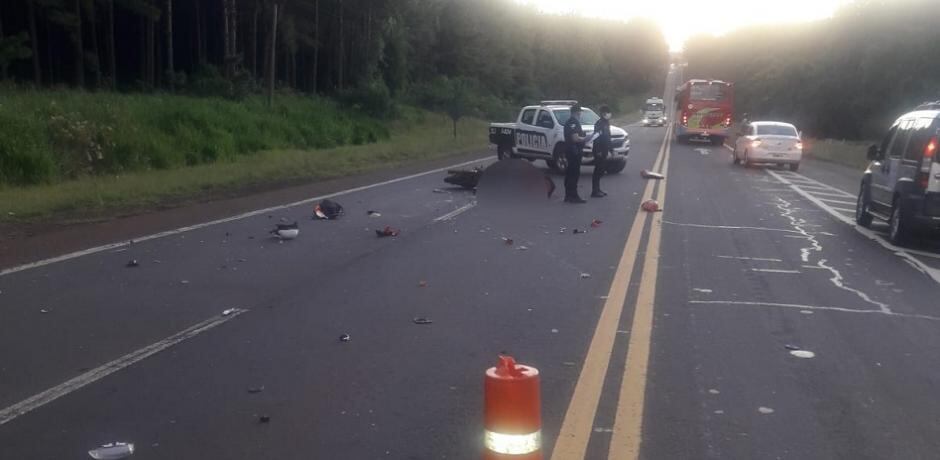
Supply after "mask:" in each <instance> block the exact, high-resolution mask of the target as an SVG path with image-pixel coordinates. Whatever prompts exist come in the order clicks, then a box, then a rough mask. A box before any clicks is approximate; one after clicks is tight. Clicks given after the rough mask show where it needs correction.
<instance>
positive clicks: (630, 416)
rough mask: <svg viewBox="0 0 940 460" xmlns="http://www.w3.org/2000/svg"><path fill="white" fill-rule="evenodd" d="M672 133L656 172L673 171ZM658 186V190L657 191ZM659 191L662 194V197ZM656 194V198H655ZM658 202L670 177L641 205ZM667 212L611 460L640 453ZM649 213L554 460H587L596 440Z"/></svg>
mask: <svg viewBox="0 0 940 460" xmlns="http://www.w3.org/2000/svg"><path fill="white" fill-rule="evenodd" d="M671 134H672V129H671V127H670V129H667V130H666V134H665V138H664V139H663V144H662V147H660V149H659V155H658V156H657V157H656V162H655V163H654V165H653V170H654V171H657V172H660V171H666V170H667V169H668V167H669V151H670V143H671V138H672V136H671ZM657 183H658V184H659V188H658V189H657V188H656V185H657ZM657 192H658V193H657ZM654 193H655V194H656V196H654ZM654 198H655V199H657V200H658V201H659V203H660V205H661V206H663V207H665V201H666V179H662V180H660V181H649V183H647V184H646V189H645V190H644V192H643V198H642V199H641V202H642V201H646V200H648V199H654ZM661 216H662V214H659V213H657V214H653V217H652V219H653V222H652V225H651V226H650V234H649V239H648V241H647V244H646V253H645V255H644V256H643V271H642V273H641V275H640V277H641V279H640V286H639V292H638V293H637V304H636V308H635V309H634V312H633V325H632V327H631V329H630V343H629V348H628V350H627V362H626V367H625V368H624V373H623V379H622V381H621V385H620V394H619V400H618V402H617V412H616V419H615V421H614V427H613V433H612V436H611V441H610V448H609V451H608V452H609V453H608V459H610V460H614V459H616V460H628V459H635V458H637V457H638V456H639V453H640V441H641V439H642V425H643V406H644V399H645V395H646V370H647V366H648V364H649V354H650V339H651V332H652V327H653V304H654V302H655V298H656V276H657V271H658V269H659V242H660V236H661V230H662V225H661V223H662V217H661ZM648 217H649V213H647V212H645V211H643V210H641V209H639V208H638V209H637V213H636V216H635V217H634V219H633V225H632V226H631V227H630V234H629V236H628V237H627V243H626V244H625V245H624V248H623V254H622V255H621V257H620V263H619V265H618V266H617V271H616V273H615V274H614V280H613V282H612V283H611V286H610V292H609V293H608V295H607V301H606V302H605V303H604V309H603V310H602V311H601V316H600V319H599V320H598V322H597V328H596V329H595V330H594V337H593V339H591V345H590V348H588V353H587V356H586V357H585V359H584V366H583V367H582V368H581V375H580V376H579V377H578V383H577V384H576V385H575V388H574V395H573V396H572V397H571V402H570V403H569V405H568V411H567V412H566V413H565V418H564V421H563V422H562V426H561V432H560V433H559V435H558V440H557V441H556V443H555V448H554V449H553V450H552V460H576V459H583V458H584V455H585V452H586V451H587V447H588V442H589V441H590V439H591V433H592V431H593V425H594V419H595V416H596V414H597V406H598V404H599V402H600V398H601V391H602V390H603V387H604V379H605V377H606V376H607V369H608V367H609V365H610V360H611V358H612V354H613V348H614V341H615V339H616V337H617V328H618V325H619V324H620V315H621V313H622V312H623V307H624V303H625V302H626V299H627V290H628V288H629V286H630V282H631V278H632V276H633V268H634V266H635V263H636V260H637V258H638V257H637V254H638V252H639V248H640V240H641V239H642V237H643V227H644V226H645V225H646V221H647V218H648Z"/></svg>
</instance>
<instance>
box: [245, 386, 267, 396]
mask: <svg viewBox="0 0 940 460" xmlns="http://www.w3.org/2000/svg"><path fill="white" fill-rule="evenodd" d="M262 391H264V385H261V386H260V387H250V388H248V392H249V393H251V394H256V393H261V392H262Z"/></svg>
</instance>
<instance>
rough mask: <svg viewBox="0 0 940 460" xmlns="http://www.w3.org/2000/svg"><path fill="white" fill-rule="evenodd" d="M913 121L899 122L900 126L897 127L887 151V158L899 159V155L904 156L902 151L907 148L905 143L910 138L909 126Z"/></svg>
mask: <svg viewBox="0 0 940 460" xmlns="http://www.w3.org/2000/svg"><path fill="white" fill-rule="evenodd" d="M912 124H913V120H909V119H908V120H901V124H900V126H898V131H897V134H895V136H894V141H892V142H891V148H890V150H889V151H888V156H890V157H891V158H901V155H903V154H904V149H906V148H907V142H908V141H909V140H910V138H911V125H912Z"/></svg>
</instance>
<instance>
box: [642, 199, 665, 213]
mask: <svg viewBox="0 0 940 460" xmlns="http://www.w3.org/2000/svg"><path fill="white" fill-rule="evenodd" d="M640 207H641V208H642V209H643V210H644V211H646V212H660V211H662V210H663V208H661V207H660V206H659V202H658V201H656V200H646V201H644V202H643V204H642V205H640Z"/></svg>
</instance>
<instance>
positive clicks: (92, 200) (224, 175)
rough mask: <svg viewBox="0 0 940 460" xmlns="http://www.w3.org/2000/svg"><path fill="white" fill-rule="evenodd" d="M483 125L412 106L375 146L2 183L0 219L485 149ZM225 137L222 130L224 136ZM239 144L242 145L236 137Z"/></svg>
mask: <svg viewBox="0 0 940 460" xmlns="http://www.w3.org/2000/svg"><path fill="white" fill-rule="evenodd" d="M486 128H487V124H486V123H485V122H483V121H482V120H476V119H466V120H463V121H461V122H460V124H459V126H458V138H457V139H456V140H455V139H454V138H453V134H452V129H451V122H450V119H449V118H446V117H444V116H441V115H437V114H431V113H427V112H419V111H413V110H409V111H407V114H406V115H405V116H404V118H403V119H401V120H399V121H395V122H392V123H390V124H389V125H388V130H389V132H390V137H389V139H387V140H385V141H381V142H378V143H374V144H366V145H358V146H356V145H350V146H343V147H332V148H321V149H279V148H275V149H267V150H263V151H261V152H258V153H255V154H252V155H235V156H225V157H223V158H220V159H218V160H216V161H215V162H213V163H207V164H198V165H194V166H190V167H184V168H178V169H171V170H153V169H152V170H148V171H135V172H129V173H124V174H118V175H114V174H111V175H98V176H84V177H80V178H77V179H74V180H69V181H64V182H61V183H56V184H46V185H36V186H27V187H11V186H7V187H3V188H0V220H7V221H20V222H22V221H30V220H42V219H50V218H52V219H55V218H61V217H63V216H70V215H75V214H78V215H81V216H83V217H86V216H98V215H104V216H106V215H110V214H113V213H114V212H115V211H118V210H127V209H132V210H133V209H138V208H146V207H149V206H154V205H157V204H161V203H167V202H172V201H176V200H181V199H182V200H185V199H191V198H198V197H200V196H204V195H206V194H209V193H218V192H227V191H232V190H238V189H241V188H245V187H247V186H252V185H259V184H272V183H284V182H300V181H315V180H323V179H329V178H335V177H340V176H346V175H351V174H357V173H363V172H367V171H372V170H376V169H380V168H387V167H392V166H396V165H400V164H404V163H408V162H413V161H416V160H422V159H430V158H438V157H444V156H447V155H453V154H458V153H466V152H470V151H474V150H480V149H482V148H484V147H485V146H486V143H487V129H486ZM229 134H230V135H231V136H233V137H237V136H238V134H236V133H229ZM220 137H224V136H222V135H221V134H220ZM235 142H236V145H237V142H238V141H237V140H236V141H235ZM10 213H12V215H11V214H10Z"/></svg>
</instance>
